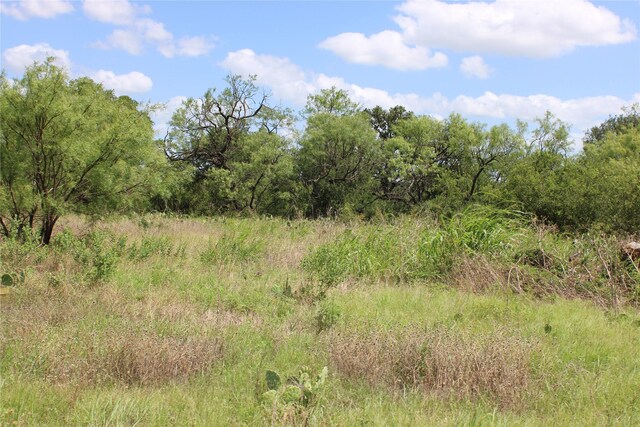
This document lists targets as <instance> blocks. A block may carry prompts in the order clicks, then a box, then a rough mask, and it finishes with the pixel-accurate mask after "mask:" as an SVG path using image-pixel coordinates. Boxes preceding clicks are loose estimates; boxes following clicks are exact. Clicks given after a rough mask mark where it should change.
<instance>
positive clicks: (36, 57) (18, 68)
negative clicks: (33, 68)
mask: <svg viewBox="0 0 640 427" xmlns="http://www.w3.org/2000/svg"><path fill="white" fill-rule="evenodd" d="M50 56H52V57H54V58H55V60H54V64H56V65H57V66H59V67H62V68H66V69H67V70H69V69H70V68H71V61H70V60H69V52H67V51H66V50H62V49H54V48H53V47H51V46H49V44H48V43H38V44H34V45H28V44H21V45H19V46H15V47H11V48H9V49H6V50H5V51H4V52H3V53H2V59H3V63H4V65H5V66H6V67H7V69H8V70H9V71H12V72H15V73H21V72H22V71H24V69H25V68H26V67H28V66H29V65H32V64H33V63H34V62H43V61H44V60H45V59H47V58H48V57H50Z"/></svg>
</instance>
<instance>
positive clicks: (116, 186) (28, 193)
mask: <svg viewBox="0 0 640 427" xmlns="http://www.w3.org/2000/svg"><path fill="white" fill-rule="evenodd" d="M163 162H164V159H163V157H162V156H161V152H159V151H158V150H157V148H156V146H155V144H154V142H153V128H152V122H151V120H150V118H149V114H148V112H147V111H146V110H145V109H143V108H141V107H140V105H139V104H138V103H137V102H136V101H134V100H132V99H131V98H129V97H117V96H115V95H114V94H113V92H111V91H108V90H105V89H104V88H103V87H102V86H101V85H100V84H97V83H95V82H94V81H92V80H90V79H88V78H79V79H75V80H70V79H69V77H68V76H67V74H66V73H65V72H64V70H62V69H60V68H58V67H56V66H55V65H53V61H52V60H48V61H46V62H45V63H42V64H35V65H33V66H31V67H28V68H27V70H26V71H25V74H24V76H23V77H22V78H21V79H16V80H9V79H7V78H6V77H5V76H4V75H2V77H0V182H1V183H2V186H1V187H0V227H1V229H0V231H1V232H2V233H3V234H5V235H12V234H17V235H20V234H22V233H24V231H25V229H26V228H36V227H37V228H38V229H39V234H40V239H41V241H42V243H44V244H47V243H48V242H49V240H50V238H51V233H52V230H53V227H54V225H55V223H56V222H57V220H58V218H59V217H60V215H62V214H63V213H65V212H68V211H77V212H85V213H96V212H101V211H105V210H108V209H115V208H117V207H120V206H122V205H123V204H126V203H133V202H134V196H135V195H136V194H141V193H142V192H149V190H150V188H151V187H152V186H153V185H154V182H157V181H158V180H159V177H158V176H157V175H156V174H155V171H156V167H157V166H159V165H161V164H162V163H163Z"/></svg>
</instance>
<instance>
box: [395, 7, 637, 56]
mask: <svg viewBox="0 0 640 427" xmlns="http://www.w3.org/2000/svg"><path fill="white" fill-rule="evenodd" d="M398 10H399V11H400V12H401V14H400V15H398V16H396V17H395V18H394V19H395V21H396V23H397V24H398V25H399V26H400V28H401V29H402V32H403V36H404V39H405V41H406V42H408V43H413V44H415V45H418V46H425V47H431V48H449V49H454V50H458V51H472V52H489V53H499V54H505V55H512V56H527V57H533V58H547V57H553V56H558V55H562V54H564V53H567V52H570V51H572V50H573V49H575V48H577V47H580V46H602V45H610V44H619V43H625V42H629V41H631V40H634V39H635V38H636V29H635V27H634V26H633V24H632V23H631V22H630V21H628V20H622V19H620V17H618V16H617V15H615V14H614V13H613V12H611V11H610V10H608V9H606V8H605V7H603V6H595V5H594V4H592V3H590V2H588V1H586V0H562V1H553V2H552V1H533V0H526V1H523V0H496V1H494V2H469V3H449V2H445V1H441V0H407V1H406V2H405V3H403V4H402V5H400V6H399V7H398Z"/></svg>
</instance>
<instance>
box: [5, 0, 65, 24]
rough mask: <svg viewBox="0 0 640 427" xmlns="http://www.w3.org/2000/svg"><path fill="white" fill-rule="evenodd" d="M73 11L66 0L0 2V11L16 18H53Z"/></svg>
mask: <svg viewBox="0 0 640 427" xmlns="http://www.w3.org/2000/svg"><path fill="white" fill-rule="evenodd" d="M71 11H73V6H72V5H71V2H69V1H67V0H20V1H17V2H10V3H9V2H2V3H0V12H2V13H4V14H6V15H9V16H12V17H14V18H16V19H20V20H23V21H24V20H27V19H29V18H53V17H55V16H58V15H62V14H65V13H69V12H71Z"/></svg>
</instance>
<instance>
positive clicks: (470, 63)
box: [460, 55, 492, 79]
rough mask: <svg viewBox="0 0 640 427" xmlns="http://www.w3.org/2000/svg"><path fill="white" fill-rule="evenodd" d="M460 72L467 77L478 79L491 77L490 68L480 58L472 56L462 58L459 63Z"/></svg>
mask: <svg viewBox="0 0 640 427" xmlns="http://www.w3.org/2000/svg"><path fill="white" fill-rule="evenodd" d="M460 71H462V73H463V74H464V75H465V76H467V77H476V78H478V79H486V78H489V76H490V75H491V71H492V70H491V67H489V66H488V65H487V63H486V62H484V59H482V57H481V56H478V55H474V56H468V57H466V58H462V62H461V63H460Z"/></svg>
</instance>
